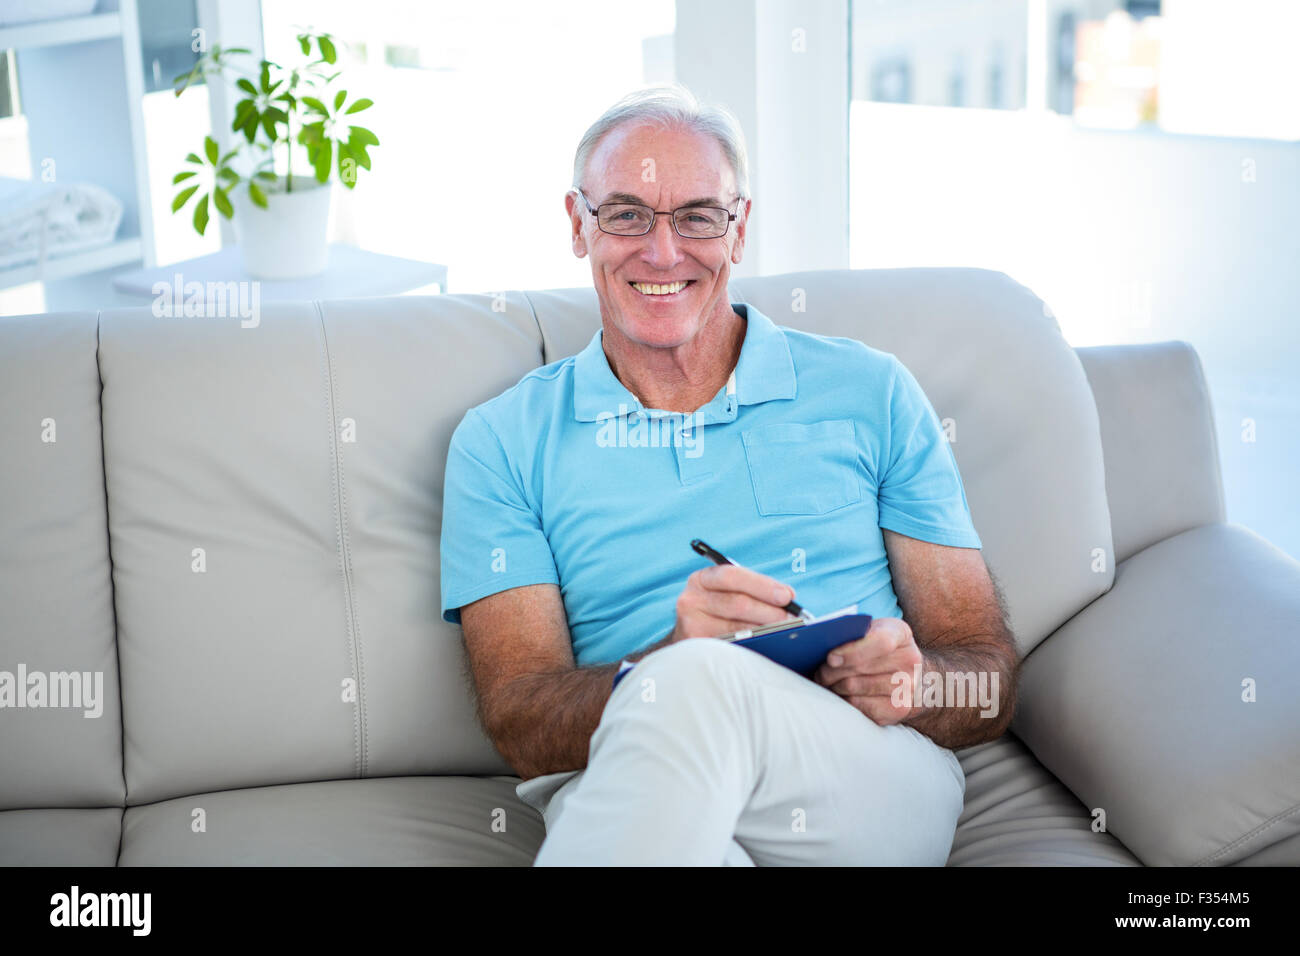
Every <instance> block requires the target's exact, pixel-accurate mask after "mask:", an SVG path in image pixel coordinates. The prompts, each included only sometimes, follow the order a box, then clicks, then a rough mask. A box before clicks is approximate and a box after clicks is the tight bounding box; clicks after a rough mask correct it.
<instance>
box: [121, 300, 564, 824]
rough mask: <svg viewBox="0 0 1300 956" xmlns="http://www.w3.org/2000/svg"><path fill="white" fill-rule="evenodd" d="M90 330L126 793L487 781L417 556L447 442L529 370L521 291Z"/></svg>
mask: <svg viewBox="0 0 1300 956" xmlns="http://www.w3.org/2000/svg"><path fill="white" fill-rule="evenodd" d="M494 303H495V304H496V305H497V308H494ZM101 340H102V341H101V347H100V362H101V366H102V370H103V371H102V374H103V384H104V394H103V408H104V411H103V416H104V440H105V448H106V453H105V467H106V475H107V489H108V508H109V519H108V525H109V531H110V535H111V539H112V547H113V562H114V582H115V586H116V595H117V610H118V616H117V623H118V633H119V641H120V647H121V660H122V683H123V688H124V699H125V701H126V706H125V713H124V723H125V731H126V752H125V769H126V780H127V785H128V796H127V799H128V802H129V803H132V804H136V803H143V802H149V801H154V800H160V799H164V798H167V797H171V796H175V795H179V794H186V793H193V792H199V791H205V790H217V789H228V788H235V787H248V786H261V785H268V784H276V783H288V782H295V781H304V780H320V779H332V778H344V777H356V776H388V775H397V774H415V773H422V774H436V773H443V774H461V773H501V772H508V767H507V765H506V764H505V763H504V761H503V760H502V759H501V758H500V756H499V755H498V754H497V753H496V751H495V750H494V749H493V747H492V746H491V744H490V743H489V742H488V740H487V738H486V737H485V736H484V735H483V733H482V732H481V730H480V728H479V726H478V724H477V722H476V720H475V719H474V713H473V703H472V700H473V698H472V695H471V694H470V692H469V690H470V687H469V684H468V681H467V680H466V676H465V667H464V659H463V651H462V646H461V641H460V633H459V630H458V629H457V628H455V627H453V626H451V625H448V624H444V623H443V622H442V621H441V618H440V615H439V611H438V580H439V566H438V555H437V544H438V540H439V535H440V530H441V528H440V526H441V511H440V501H441V491H442V489H441V482H442V474H443V465H444V455H445V451H446V448H447V445H448V443H449V441H450V438H451V433H452V431H453V430H454V429H455V427H456V425H457V424H458V423H459V421H460V419H461V417H462V415H463V414H464V411H465V409H466V408H467V407H469V406H471V405H474V404H477V403H479V402H481V401H484V400H485V399H487V398H489V397H491V396H492V395H495V394H497V393H498V392H500V391H502V390H504V389H505V388H507V387H509V386H510V385H512V384H513V383H514V382H515V381H517V380H518V379H519V378H520V377H521V376H523V375H524V374H525V373H526V372H527V371H528V370H529V369H531V368H533V367H535V366H536V365H537V364H538V363H539V361H540V358H541V348H540V339H539V337H538V334H537V329H536V324H535V322H534V321H533V319H532V316H531V313H530V312H529V310H528V309H527V307H526V306H525V305H524V304H523V301H522V299H521V297H520V296H517V295H516V296H508V297H505V298H503V299H493V298H490V297H487V296H455V297H426V298H418V297H408V298H398V297H395V298H384V299H367V300H352V301H339V302H329V303H323V304H314V303H285V304H269V305H266V306H264V307H263V308H262V310H261V316H260V323H259V324H257V325H256V326H255V327H249V328H245V327H243V323H241V321H240V320H239V319H237V318H229V319H223V318H156V317H154V316H153V315H152V314H151V312H150V310H149V309H147V308H144V309H130V310H120V311H113V312H106V313H105V314H104V316H103V320H102V330H101Z"/></svg>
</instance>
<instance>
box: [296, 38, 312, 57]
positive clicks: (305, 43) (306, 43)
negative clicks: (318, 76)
mask: <svg viewBox="0 0 1300 956" xmlns="http://www.w3.org/2000/svg"><path fill="white" fill-rule="evenodd" d="M298 46H299V47H300V48H301V49H302V55H303V56H310V55H311V40H309V39H307V34H305V33H299V34H298Z"/></svg>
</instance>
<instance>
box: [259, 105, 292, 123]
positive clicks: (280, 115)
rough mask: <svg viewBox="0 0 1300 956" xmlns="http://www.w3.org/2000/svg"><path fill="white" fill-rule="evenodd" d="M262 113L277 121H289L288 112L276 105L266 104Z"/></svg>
mask: <svg viewBox="0 0 1300 956" xmlns="http://www.w3.org/2000/svg"><path fill="white" fill-rule="evenodd" d="M262 115H263V116H269V117H271V118H272V119H273V120H275V121H276V122H277V123H287V122H289V114H288V113H286V112H285V111H284V110H282V109H280V107H278V106H268V107H267V108H266V112H265V113H263V114H262Z"/></svg>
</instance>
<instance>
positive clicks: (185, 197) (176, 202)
mask: <svg viewBox="0 0 1300 956" xmlns="http://www.w3.org/2000/svg"><path fill="white" fill-rule="evenodd" d="M198 191H199V187H198V186H190V187H189V188H188V189H182V190H181V191H180V192H178V193H177V194H176V198H175V199H173V200H172V212H175V211H176V210H178V209H180V208H181V206H184V205H185V204H186V203H187V202H189V200H190V197H191V196H193V195H194V194H195V193H196V192H198Z"/></svg>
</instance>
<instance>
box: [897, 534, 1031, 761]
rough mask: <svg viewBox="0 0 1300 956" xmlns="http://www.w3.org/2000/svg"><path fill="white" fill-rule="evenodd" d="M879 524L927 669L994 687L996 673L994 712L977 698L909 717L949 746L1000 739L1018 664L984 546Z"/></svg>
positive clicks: (1012, 698) (1013, 694) (1006, 722)
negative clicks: (947, 542) (952, 543)
mask: <svg viewBox="0 0 1300 956" xmlns="http://www.w3.org/2000/svg"><path fill="white" fill-rule="evenodd" d="M882 530H883V531H884V537H885V551H886V553H887V554H888V555H889V569H890V574H891V576H892V577H893V584H894V593H895V595H897V597H898V603H899V606H900V607H901V608H902V610H903V618H904V620H905V621H906V622H907V624H908V625H909V626H910V627H911V629H912V635H913V638H914V639H915V641H916V646H917V648H918V649H920V651H921V655H922V659H923V664H922V673H923V674H926V673H930V672H937V673H940V674H947V673H948V672H950V671H954V672H961V673H969V672H974V673H975V674H976V675H980V674H984V675H986V680H988V681H989V687H990V688H991V686H992V675H994V674H996V675H997V679H998V686H997V690H998V700H997V705H996V706H997V711H996V713H995V714H993V715H991V716H987V717H983V716H981V710H982V709H983V708H982V707H981V705H980V704H979V703H978V701H975V702H971V701H969V700H968V701H967V706H965V707H954V706H944V707H920V708H917V709H916V710H914V711H913V712H912V713H911V715H910V716H908V717H907V718H906V719H905V720H904V723H907V724H910V725H911V726H913V727H915V728H916V729H917V730H919V731H921V733H923V734H925V735H926V736H927V737H929V738H930V739H932V740H933V741H935V743H937V744H939V745H940V746H942V747H947V748H949V749H957V748H960V747H970V746H974V745H975V744H980V743H984V742H986V741H990V740H995V739H996V738H998V737H1000V736H1002V734H1003V733H1005V732H1006V729H1007V727H1008V726H1010V724H1011V715H1012V711H1013V710H1014V708H1015V699H1016V683H1017V676H1018V672H1019V663H1018V654H1017V653H1016V645H1015V638H1014V636H1013V635H1012V633H1011V629H1010V628H1009V627H1008V625H1007V621H1006V614H1005V610H1004V608H1003V605H1002V601H1001V597H1000V595H999V594H998V592H997V588H996V586H995V585H994V583H993V578H992V576H991V575H990V574H989V570H988V566H987V565H986V564H985V563H984V555H983V553H982V552H981V551H979V550H978V549H975V548H950V547H946V546H944V545H940V544H933V543H931V542H929V541H920V540H918V539H916V538H911V537H908V536H906V535H902V534H899V533H897V532H895V531H890V530H889V529H888V528H885V529H882ZM946 684H947V681H946V680H945V686H946ZM948 703H951V702H948Z"/></svg>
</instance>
